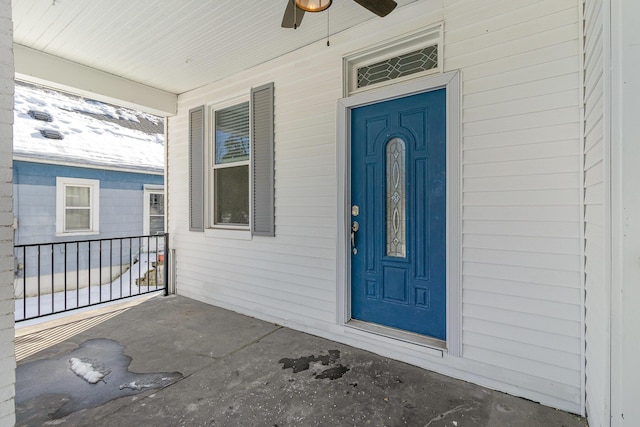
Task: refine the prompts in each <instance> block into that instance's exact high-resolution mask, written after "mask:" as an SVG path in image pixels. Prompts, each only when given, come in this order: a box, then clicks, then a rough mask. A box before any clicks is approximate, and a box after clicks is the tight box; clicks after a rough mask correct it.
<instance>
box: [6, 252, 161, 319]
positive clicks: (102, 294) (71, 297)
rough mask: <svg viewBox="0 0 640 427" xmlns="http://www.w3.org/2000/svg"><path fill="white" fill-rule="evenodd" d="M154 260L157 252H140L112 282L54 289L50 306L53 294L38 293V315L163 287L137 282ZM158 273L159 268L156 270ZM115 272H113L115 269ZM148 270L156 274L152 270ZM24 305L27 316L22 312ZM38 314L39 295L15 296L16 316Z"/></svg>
mask: <svg viewBox="0 0 640 427" xmlns="http://www.w3.org/2000/svg"><path fill="white" fill-rule="evenodd" d="M155 260H156V254H155V253H154V252H145V253H142V254H141V255H140V260H139V261H137V262H135V263H133V264H132V265H131V268H129V269H128V270H127V271H126V272H124V273H123V274H122V276H120V277H118V278H116V279H115V280H113V281H112V282H111V283H107V284H104V285H102V286H98V285H93V286H87V287H84V288H81V289H80V291H78V292H76V290H75V289H74V290H71V291H67V292H64V291H62V292H56V293H54V294H53V308H52V307H51V304H52V294H45V295H41V296H40V315H46V314H51V313H57V312H61V311H64V310H65V299H66V304H67V305H66V309H67V310H69V309H73V308H78V307H86V306H89V305H92V304H97V303H100V302H106V301H111V300H114V299H119V298H124V297H128V296H133V295H140V294H142V293H147V292H153V291H156V290H161V289H163V287H162V286H147V285H144V286H140V287H138V286H137V285H136V279H139V278H141V277H144V275H145V273H146V272H147V271H149V270H152V269H153V266H152V265H151V264H152V263H153V262H154V261H155ZM156 271H157V274H158V275H160V274H161V272H160V271H159V270H156ZM114 274H115V272H114ZM151 274H155V272H154V273H151ZM25 306H26V316H25ZM37 315H38V297H37V296H34V297H29V298H27V299H26V300H25V299H24V298H19V299H16V300H15V319H16V320H22V319H24V318H25V317H26V318H31V317H34V316H37Z"/></svg>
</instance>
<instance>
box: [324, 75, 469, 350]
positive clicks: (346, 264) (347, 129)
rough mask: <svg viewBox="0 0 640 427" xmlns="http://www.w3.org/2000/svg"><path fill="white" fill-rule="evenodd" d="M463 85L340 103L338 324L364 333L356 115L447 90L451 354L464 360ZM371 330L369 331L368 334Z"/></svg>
mask: <svg viewBox="0 0 640 427" xmlns="http://www.w3.org/2000/svg"><path fill="white" fill-rule="evenodd" d="M460 84H461V79H460V72H459V71H457V70H456V71H451V72H447V73H442V74H437V75H433V76H427V77H422V78H418V79H415V80H411V81H408V82H403V83H398V84H394V85H389V86H385V87H382V88H379V89H373V90H371V91H366V92H360V93H357V94H354V95H352V96H349V97H346V98H342V99H339V100H338V111H337V114H338V117H337V137H336V143H337V147H336V160H337V168H336V174H337V177H336V180H337V185H338V194H337V195H338V199H337V208H338V209H337V210H338V211H337V226H338V229H337V242H338V243H337V247H336V251H337V268H336V283H337V298H336V301H337V307H336V314H337V318H336V321H337V324H338V325H340V326H344V327H357V328H359V329H361V327H360V325H361V324H362V322H357V325H358V326H356V325H354V324H353V323H354V322H350V320H351V250H350V241H349V230H348V225H349V224H350V223H351V221H350V219H351V110H352V109H354V108H358V107H362V106H365V105H370V104H376V103H379V102H384V101H389V100H392V99H397V98H404V97H406V96H410V95H415V94H418V93H423V92H429V91H432V90H437V89H442V88H445V89H446V92H447V93H446V102H447V106H446V112H447V124H446V135H447V204H446V211H447V233H446V234H447V244H446V246H447V248H446V251H447V266H446V272H447V283H446V288H447V291H446V295H447V307H446V311H447V340H446V351H447V353H448V354H449V355H451V356H461V355H462V149H461V148H462V147H461V142H462V141H461V124H462V120H461V105H462V102H461V96H462V95H461V86H460ZM365 329H367V328H365ZM370 330H371V332H372V333H375V334H377V335H386V336H389V337H391V338H400V339H402V340H404V341H409V342H414V343H415V344H419V345H423V346H429V344H428V343H425V342H424V341H422V340H419V339H415V340H412V339H411V334H406V336H404V334H403V336H402V337H398V336H397V335H394V334H392V333H389V334H387V333H385V332H384V330H381V328H371V329H370Z"/></svg>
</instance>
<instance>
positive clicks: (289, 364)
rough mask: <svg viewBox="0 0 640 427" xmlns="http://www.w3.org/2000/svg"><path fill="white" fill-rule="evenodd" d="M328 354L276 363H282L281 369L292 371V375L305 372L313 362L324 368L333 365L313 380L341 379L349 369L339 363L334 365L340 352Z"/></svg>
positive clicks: (287, 359) (285, 359)
mask: <svg viewBox="0 0 640 427" xmlns="http://www.w3.org/2000/svg"><path fill="white" fill-rule="evenodd" d="M328 353H329V354H324V355H320V356H317V357H316V356H314V355H313V354H312V355H311V356H303V357H298V358H295V359H290V358H288V357H285V358H282V359H280V360H278V363H282V369H289V368H292V369H293V373H294V374H297V373H298V372H302V371H306V370H308V369H309V367H310V366H311V363H313V362H320V363H322V365H324V366H329V365H335V366H332V367H331V368H328V369H325V370H323V371H322V372H320V373H319V374H317V375H315V376H314V378H315V379H317V380H321V379H325V378H328V379H330V380H337V379H338V378H342V376H343V375H344V374H346V373H347V372H348V371H349V368H347V367H346V366H343V365H342V364H340V363H336V361H337V360H338V359H340V351H339V350H329V352H328Z"/></svg>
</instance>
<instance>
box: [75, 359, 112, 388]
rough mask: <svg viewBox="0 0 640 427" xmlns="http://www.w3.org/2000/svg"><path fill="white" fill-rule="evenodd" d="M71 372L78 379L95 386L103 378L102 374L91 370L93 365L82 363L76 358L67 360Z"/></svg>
mask: <svg viewBox="0 0 640 427" xmlns="http://www.w3.org/2000/svg"><path fill="white" fill-rule="evenodd" d="M69 364H70V365H71V370H72V371H73V372H74V373H75V374H76V375H77V376H79V377H80V378H84V379H85V380H86V381H87V382H88V383H89V384H95V383H97V382H98V381H100V380H101V379H102V378H104V374H103V373H102V372H100V371H97V370H95V369H94V368H93V365H92V364H91V363H88V362H83V361H82V360H80V359H78V358H77V357H72V358H71V359H69Z"/></svg>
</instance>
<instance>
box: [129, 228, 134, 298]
mask: <svg viewBox="0 0 640 427" xmlns="http://www.w3.org/2000/svg"><path fill="white" fill-rule="evenodd" d="M132 246H133V243H132V241H131V237H129V296H131V279H132V277H133V253H132V251H131V247H132Z"/></svg>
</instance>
